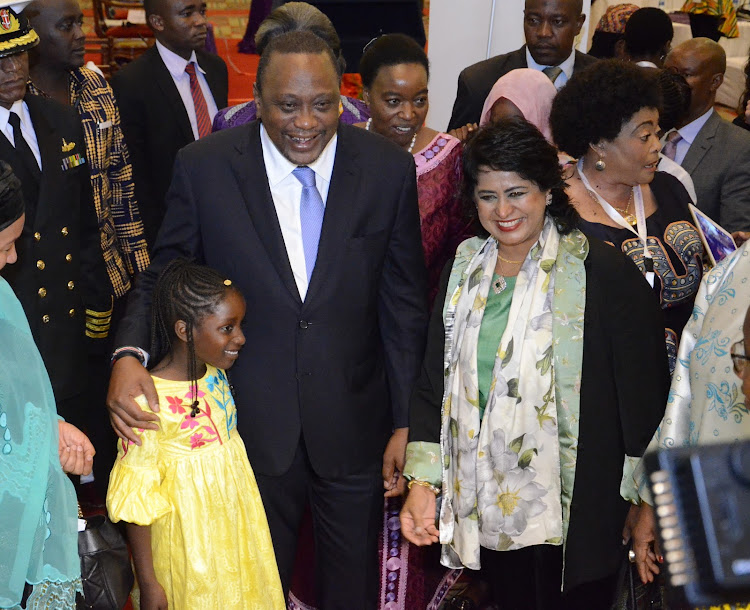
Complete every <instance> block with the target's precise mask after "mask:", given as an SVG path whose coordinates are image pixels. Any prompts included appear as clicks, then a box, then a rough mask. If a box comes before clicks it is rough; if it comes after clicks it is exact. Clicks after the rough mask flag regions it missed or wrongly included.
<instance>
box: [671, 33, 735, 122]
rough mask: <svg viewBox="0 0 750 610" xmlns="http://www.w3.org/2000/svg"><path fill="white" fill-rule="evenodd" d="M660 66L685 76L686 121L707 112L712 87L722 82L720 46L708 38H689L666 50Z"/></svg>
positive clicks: (723, 59) (713, 92) (711, 101)
mask: <svg viewBox="0 0 750 610" xmlns="http://www.w3.org/2000/svg"><path fill="white" fill-rule="evenodd" d="M664 67H665V68H668V69H670V70H674V71H675V72H677V73H678V74H681V75H682V76H684V77H685V80H686V81H687V82H688V85H690V92H691V101H690V111H689V113H688V117H687V118H686V122H687V123H690V122H692V121H694V120H695V119H697V118H698V117H700V116H702V115H704V114H705V113H706V112H708V111H709V110H710V109H711V108H712V107H713V105H714V102H715V101H716V91H717V90H718V89H719V87H721V84H722V83H723V82H724V72H725V71H726V69H727V55H726V53H725V51H724V49H723V48H722V46H721V45H720V44H718V43H716V42H714V41H713V40H710V39H709V38H692V39H690V40H686V41H685V42H683V43H682V44H679V45H677V46H676V47H675V48H674V49H672V50H671V51H670V52H669V55H667V58H666V60H665V61H664Z"/></svg>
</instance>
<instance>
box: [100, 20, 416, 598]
mask: <svg viewBox="0 0 750 610" xmlns="http://www.w3.org/2000/svg"><path fill="white" fill-rule="evenodd" d="M338 88H339V77H338V74H337V70H336V61H335V58H334V56H333V53H332V52H331V50H330V48H329V47H328V46H327V45H326V44H325V43H324V42H323V41H322V40H320V39H319V38H318V37H316V36H315V35H313V34H311V33H309V32H291V33H288V34H284V35H283V36H280V37H278V38H276V39H274V40H273V41H272V42H271V43H270V44H269V46H268V48H267V49H266V50H265V51H264V53H263V56H262V58H261V61H260V65H259V67H258V76H257V81H256V90H255V99H256V101H257V102H258V110H259V114H260V117H261V123H258V122H257V121H256V122H253V123H250V124H248V125H244V126H241V127H237V128H235V129H228V130H224V131H221V132H218V133H216V134H213V135H212V136H210V137H208V138H205V139H204V140H200V141H199V142H196V143H194V144H191V145H190V146H188V147H186V148H185V149H184V150H182V151H180V152H179V153H178V155H177V160H176V163H175V175H174V180H173V183H172V186H171V189H170V192H169V194H168V196H167V204H168V206H167V215H166V217H165V219H164V227H163V230H162V231H161V233H160V234H159V239H158V240H157V243H156V247H155V250H154V256H153V259H152V261H153V262H152V265H151V267H150V268H149V269H148V270H147V271H145V272H144V273H143V274H141V276H140V278H139V282H138V285H137V286H136V289H135V291H134V292H133V294H132V296H131V297H130V302H129V304H128V305H129V307H128V313H127V315H126V318H125V319H124V321H123V323H122V325H121V327H120V329H119V332H118V337H117V339H118V341H117V342H118V344H119V345H120V346H121V347H120V348H118V350H116V353H115V358H117V360H116V362H115V364H114V367H113V371H112V378H111V383H110V394H109V401H108V404H109V406H110V410H111V414H112V418H113V422H114V423H115V425H116V427H117V431H118V433H119V434H120V435H122V436H123V437H128V438H131V439H132V440H134V441H136V440H137V437H135V436H134V435H133V434H132V431H131V430H130V427H151V426H150V425H149V424H150V422H149V421H147V420H149V419H154V417H153V415H148V414H146V413H143V412H142V411H141V410H140V409H139V408H138V407H137V405H135V403H134V402H133V401H132V398H131V397H132V396H137V395H139V394H145V395H146V397H147V398H149V403H150V404H151V405H152V406H155V405H156V397H155V393H154V388H153V384H152V382H151V380H150V377H149V376H148V375H147V373H146V371H145V370H144V369H143V368H142V366H141V364H140V363H139V361H138V360H139V359H141V356H142V355H143V354H142V350H143V349H144V348H147V347H148V340H149V328H148V319H149V316H148V308H149V305H150V302H151V296H150V295H151V290H152V288H153V285H154V282H155V280H156V277H157V275H158V273H159V271H160V270H161V269H162V268H163V266H164V265H165V264H166V263H167V262H168V261H169V260H171V259H173V258H174V257H175V256H190V257H195V258H196V259H197V260H198V261H200V262H203V263H206V264H208V265H210V266H212V267H215V268H217V269H219V270H221V271H222V273H225V274H226V275H227V277H229V278H231V279H232V281H233V282H234V283H235V284H236V285H237V286H238V287H239V288H240V290H241V291H242V292H243V294H244V295H245V298H246V300H247V303H248V312H249V315H248V316H247V319H246V321H245V326H244V332H245V336H246V338H247V343H246V346H245V348H243V350H242V352H240V357H239V359H238V361H237V364H236V365H235V366H234V367H233V369H232V371H231V377H232V379H231V380H232V383H233V384H234V388H235V391H236V400H237V406H238V410H239V430H240V434H241V436H242V437H243V439H244V441H245V444H246V446H247V451H248V456H249V458H250V463H251V465H252V466H253V469H254V471H255V474H256V478H257V480H258V485H259V487H260V491H261V495H262V498H263V504H264V506H265V509H266V513H267V516H268V521H269V525H270V528H271V535H272V538H273V542H274V549H275V552H276V559H277V562H278V566H279V572H280V575H281V580H282V584H283V586H284V589H285V591H286V590H288V589H289V586H290V581H291V576H292V567H293V563H294V556H295V550H296V544H297V534H298V529H299V525H300V520H301V518H302V514H303V510H304V506H305V504H306V503H307V502H309V503H310V508H311V511H312V516H313V527H314V534H315V552H316V566H317V578H316V582H317V586H318V602H319V603H320V606H321V608H325V609H326V610H330V609H335V608H338V609H342V610H344V609H345V610H351V609H353V608H357V609H368V608H375V607H376V603H377V581H378V569H377V565H376V559H377V532H378V529H379V528H378V522H379V518H380V517H381V516H382V502H383V500H382V493H383V488H384V487H385V488H386V489H388V490H395V485H396V480H397V479H398V473H399V472H400V471H401V470H402V468H403V460H404V452H405V447H406V444H405V443H406V436H407V433H408V429H407V426H408V423H407V422H408V417H407V410H408V399H409V395H410V393H411V389H412V385H413V382H414V380H415V378H416V375H417V373H418V370H419V367H420V364H421V360H422V355H423V348H424V338H425V332H426V323H427V312H426V306H425V290H426V277H425V276H426V273H425V269H424V260H423V254H422V246H421V239H420V230H419V214H418V207H417V191H416V174H415V171H414V162H413V159H412V157H411V155H409V154H407V153H406V152H405V151H403V150H400V149H399V148H398V147H396V146H394V145H393V144H391V143H390V142H388V141H387V140H385V139H384V138H381V137H379V136H376V135H375V134H371V133H369V132H367V131H366V130H363V129H358V128H356V127H351V126H347V125H339V121H338V106H339V89H338ZM318 240H319V241H318Z"/></svg>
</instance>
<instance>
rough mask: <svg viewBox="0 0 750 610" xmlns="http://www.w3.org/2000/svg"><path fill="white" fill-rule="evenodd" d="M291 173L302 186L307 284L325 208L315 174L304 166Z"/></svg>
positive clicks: (315, 254)
mask: <svg viewBox="0 0 750 610" xmlns="http://www.w3.org/2000/svg"><path fill="white" fill-rule="evenodd" d="M292 173H293V174H294V177H295V178H296V179H297V180H299V181H300V183H301V184H302V196H301V197H300V200H299V219H300V223H301V224H302V249H303V250H304V252H305V268H306V271H307V281H308V283H309V282H310V278H311V277H312V272H313V269H314V268H315V259H316V258H317V257H318V242H320V229H321V228H322V227H323V214H324V212H325V206H324V205H323V199H322V198H321V196H320V193H319V192H318V189H317V187H316V186H315V172H314V171H313V170H311V169H310V168H309V167H307V166H306V165H302V166H300V167H298V168H297V169H295V170H294V171H293V172H292Z"/></svg>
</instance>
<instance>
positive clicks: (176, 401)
mask: <svg viewBox="0 0 750 610" xmlns="http://www.w3.org/2000/svg"><path fill="white" fill-rule="evenodd" d="M182 403H183V399H182V398H179V397H177V396H167V406H168V407H169V410H170V411H172V413H185V407H183V406H182Z"/></svg>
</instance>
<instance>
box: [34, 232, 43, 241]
mask: <svg viewBox="0 0 750 610" xmlns="http://www.w3.org/2000/svg"><path fill="white" fill-rule="evenodd" d="M34 239H35V240H36V241H39V240H40V239H42V234H41V233H38V232H37V233H34Z"/></svg>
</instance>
